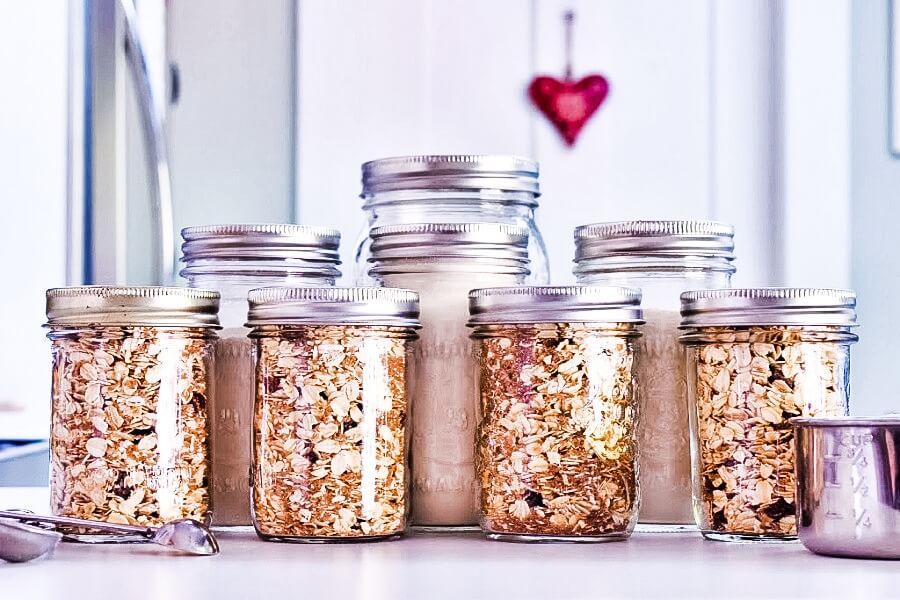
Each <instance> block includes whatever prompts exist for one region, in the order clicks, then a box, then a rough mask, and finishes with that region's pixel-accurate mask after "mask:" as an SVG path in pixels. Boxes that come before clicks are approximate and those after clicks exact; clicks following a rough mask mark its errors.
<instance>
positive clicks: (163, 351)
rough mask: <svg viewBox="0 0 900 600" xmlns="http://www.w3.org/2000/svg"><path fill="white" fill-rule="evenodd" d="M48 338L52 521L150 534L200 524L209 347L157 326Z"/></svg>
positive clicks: (201, 337) (197, 337) (199, 336)
mask: <svg viewBox="0 0 900 600" xmlns="http://www.w3.org/2000/svg"><path fill="white" fill-rule="evenodd" d="M51 338H52V340H53V390H52V397H53V411H52V422H51V432H50V455H51V456H50V458H51V471H50V489H51V505H52V508H53V512H54V514H56V515H63V516H68V517H78V518H83V519H93V520H98V521H110V522H113V523H128V524H132V525H147V526H158V525H162V524H163V523H165V522H167V521H172V520H175V519H182V518H193V519H198V520H203V519H204V518H205V517H206V515H207V512H208V509H209V493H208V488H207V478H208V471H209V460H208V451H207V413H206V410H207V406H206V404H207V391H208V390H207V382H208V377H209V372H208V371H209V367H210V355H211V345H212V340H211V339H210V338H209V337H208V336H207V335H205V334H203V333H202V330H201V332H197V331H194V332H192V331H189V330H186V329H174V328H153V327H102V328H101V327H95V328H84V329H80V330H78V331H74V332H73V331H66V332H59V333H57V332H54V333H51Z"/></svg>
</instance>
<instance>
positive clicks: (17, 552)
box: [0, 519, 63, 563]
mask: <svg viewBox="0 0 900 600" xmlns="http://www.w3.org/2000/svg"><path fill="white" fill-rule="evenodd" d="M62 538H63V536H62V534H61V533H59V532H58V531H53V530H52V529H42V528H40V527H34V526H33V525H26V524H24V523H19V522H17V521H7V520H4V519H0V559H3V560H5V561H6V562H16V563H18V562H28V561H29V560H34V559H35V558H40V557H42V556H44V555H45V554H49V553H50V552H52V551H53V549H54V548H56V546H57V544H59V541H60V540H61V539H62Z"/></svg>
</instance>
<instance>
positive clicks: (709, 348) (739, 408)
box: [681, 288, 857, 541]
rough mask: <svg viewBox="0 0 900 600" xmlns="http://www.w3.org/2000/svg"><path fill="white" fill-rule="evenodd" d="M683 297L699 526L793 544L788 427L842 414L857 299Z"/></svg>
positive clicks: (761, 292)
mask: <svg viewBox="0 0 900 600" xmlns="http://www.w3.org/2000/svg"><path fill="white" fill-rule="evenodd" d="M681 298H682V315H683V320H682V328H683V329H684V335H683V337H682V338H681V339H682V341H683V342H684V343H685V344H686V346H687V349H688V358H687V375H688V378H687V382H688V395H689V398H690V405H691V433H692V440H691V443H692V455H693V457H694V473H695V479H694V511H695V515H696V519H697V525H698V526H699V527H700V530H701V532H702V533H703V535H704V536H705V537H707V538H709V539H715V540H723V541H746V540H791V539H794V538H796V536H797V522H796V515H795V513H796V508H795V493H796V481H795V475H794V457H795V449H794V429H793V427H792V425H791V423H790V420H791V419H792V418H793V417H820V416H838V415H846V414H847V411H848V402H849V381H850V345H851V344H852V343H854V342H856V341H857V336H856V335H855V334H853V333H852V331H851V328H853V327H854V326H855V325H856V311H855V306H856V296H855V295H854V294H853V292H850V291H846V290H832V289H805V288H755V289H730V290H729V289H723V290H705V291H694V292H686V293H685V294H683V295H682V297H681Z"/></svg>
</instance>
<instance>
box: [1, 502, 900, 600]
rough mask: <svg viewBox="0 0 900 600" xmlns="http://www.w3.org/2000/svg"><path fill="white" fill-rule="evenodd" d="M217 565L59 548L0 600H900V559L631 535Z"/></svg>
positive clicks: (147, 550)
mask: <svg viewBox="0 0 900 600" xmlns="http://www.w3.org/2000/svg"><path fill="white" fill-rule="evenodd" d="M46 503H47V492H46V490H45V489H43V488H0V506H2V507H4V508H29V509H32V510H35V511H46ZM218 539H219V542H220V546H221V553H220V554H219V555H218V556H213V557H189V556H175V555H172V554H170V553H169V552H167V551H166V550H164V549H156V548H155V547H153V546H146V545H84V544H71V543H63V544H61V545H60V546H59V548H58V549H57V551H56V553H55V554H54V556H53V557H52V558H48V559H43V560H40V561H35V562H32V563H25V564H5V563H0V597H2V598H3V599H4V600H5V599H10V600H12V599H19V598H21V599H27V600H42V599H45V598H59V599H65V600H70V599H75V598H91V599H102V598H112V597H120V598H127V599H129V600H132V599H143V598H154V599H157V598H158V599H160V600H181V599H191V600H193V599H198V598H216V599H225V598H252V599H259V600H264V599H267V598H273V599H279V600H280V599H282V598H291V599H305V598H371V599H378V600H381V599H386V600H399V599H403V598H416V599H419V598H422V599H427V600H439V599H443V598H452V599H454V600H469V599H476V598H490V599H514V600H525V599H528V598H540V599H541V600H559V599H564V598H604V599H606V598H728V599H734V598H766V599H769V598H860V599H862V598H865V599H867V600H868V599H873V598H900V561H871V560H851V559H839V558H828V557H822V556H816V555H814V554H811V553H809V552H807V551H806V550H805V549H804V548H803V546H801V545H800V544H798V543H782V544H730V543H722V542H711V541H704V540H703V539H702V538H701V537H700V536H699V534H696V533H656V534H652V533H636V534H635V535H633V536H632V537H631V539H629V540H627V541H624V542H611V543H605V544H522V543H506V542H491V541H487V540H484V539H482V538H481V537H480V536H479V535H478V534H476V533H472V534H457V535H436V536H435V535H431V536H427V535H424V534H419V533H414V534H412V535H410V536H409V537H407V538H405V539H403V540H399V541H394V542H381V543H360V544H321V545H305V544H304V545H299V544H279V543H272V542H262V541H259V540H258V539H257V538H256V536H255V535H254V534H253V533H249V532H245V533H220V534H218Z"/></svg>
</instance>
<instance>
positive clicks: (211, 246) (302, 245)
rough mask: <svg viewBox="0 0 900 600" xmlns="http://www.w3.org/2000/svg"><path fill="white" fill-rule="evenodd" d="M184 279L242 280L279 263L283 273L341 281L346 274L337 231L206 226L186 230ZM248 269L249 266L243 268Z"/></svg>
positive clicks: (183, 232)
mask: <svg viewBox="0 0 900 600" xmlns="http://www.w3.org/2000/svg"><path fill="white" fill-rule="evenodd" d="M181 237H182V238H183V239H184V243H183V244H182V245H181V250H182V253H183V257H182V259H181V260H182V262H184V263H185V264H186V267H185V268H184V269H183V270H182V271H181V275H182V276H183V277H191V276H193V275H206V274H212V275H243V274H247V273H248V271H254V270H255V269H254V268H253V266H252V265H251V263H253V262H256V263H257V264H258V263H259V262H260V261H267V262H268V263H271V261H273V260H274V261H279V262H280V263H282V264H283V271H282V269H281V267H282V265H281V264H280V265H279V268H278V269H276V271H278V272H279V273H283V274H285V275H287V274H292V275H294V274H300V275H302V274H309V275H311V276H319V277H329V278H337V277H340V275H341V272H340V271H339V270H338V268H337V265H339V264H340V263H341V260H340V254H339V253H338V247H339V245H340V241H341V234H340V232H339V231H337V230H336V229H331V228H328V227H314V226H309V225H293V224H247V225H202V226H199V227H186V228H185V229H182V230H181ZM241 263H244V264H241Z"/></svg>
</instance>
